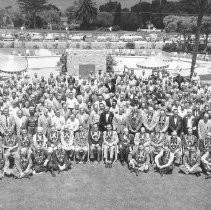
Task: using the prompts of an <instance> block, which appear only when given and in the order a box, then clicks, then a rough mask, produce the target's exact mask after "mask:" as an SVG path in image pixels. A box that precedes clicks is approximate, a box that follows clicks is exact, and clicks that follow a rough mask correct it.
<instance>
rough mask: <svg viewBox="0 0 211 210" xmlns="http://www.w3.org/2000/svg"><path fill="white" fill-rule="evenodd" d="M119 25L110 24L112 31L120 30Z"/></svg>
mask: <svg viewBox="0 0 211 210" xmlns="http://www.w3.org/2000/svg"><path fill="white" fill-rule="evenodd" d="M120 30H121V27H120V26H112V31H120Z"/></svg>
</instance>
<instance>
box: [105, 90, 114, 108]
mask: <svg viewBox="0 0 211 210" xmlns="http://www.w3.org/2000/svg"><path fill="white" fill-rule="evenodd" d="M114 100H115V101H116V99H114V93H110V94H109V98H108V99H106V100H105V102H106V106H108V107H111V106H112V103H113V101H114ZM116 102H117V101H116Z"/></svg>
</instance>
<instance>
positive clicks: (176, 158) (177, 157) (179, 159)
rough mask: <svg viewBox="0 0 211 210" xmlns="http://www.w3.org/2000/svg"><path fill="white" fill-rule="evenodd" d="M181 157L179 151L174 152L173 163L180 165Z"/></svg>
mask: <svg viewBox="0 0 211 210" xmlns="http://www.w3.org/2000/svg"><path fill="white" fill-rule="evenodd" d="M181 157H182V152H181V151H179V152H177V153H175V161H174V163H175V165H176V166H178V165H180V163H181Z"/></svg>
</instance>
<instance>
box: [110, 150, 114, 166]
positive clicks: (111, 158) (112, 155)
mask: <svg viewBox="0 0 211 210" xmlns="http://www.w3.org/2000/svg"><path fill="white" fill-rule="evenodd" d="M114 150H115V146H112V147H110V161H111V162H112V161H113V159H114Z"/></svg>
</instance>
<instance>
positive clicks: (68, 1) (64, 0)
mask: <svg viewBox="0 0 211 210" xmlns="http://www.w3.org/2000/svg"><path fill="white" fill-rule="evenodd" d="M35 1H36V0H35ZM108 1H109V0H95V2H96V4H97V6H99V5H101V4H104V3H106V2H108ZM117 1H119V2H121V4H122V8H126V7H127V8H131V7H132V6H133V5H135V4H137V3H138V2H139V1H140V0H117ZM142 1H148V2H151V1H152V0H142ZM169 1H175V0H169ZM48 2H49V3H53V4H55V5H57V6H58V7H59V8H60V9H62V10H65V9H66V8H67V7H68V6H71V5H72V4H73V2H74V0H48ZM9 5H11V6H13V7H17V4H16V0H0V8H4V7H6V6H9Z"/></svg>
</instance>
